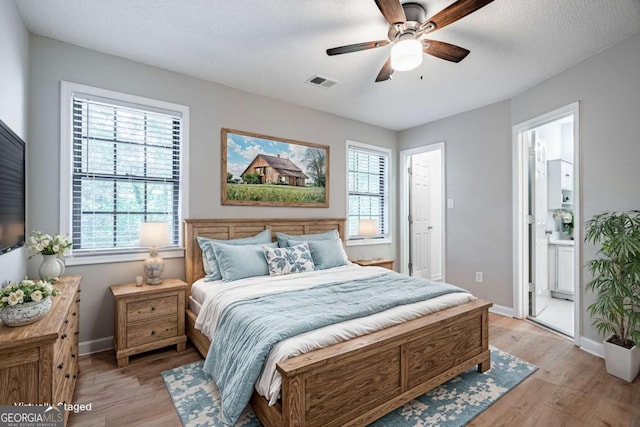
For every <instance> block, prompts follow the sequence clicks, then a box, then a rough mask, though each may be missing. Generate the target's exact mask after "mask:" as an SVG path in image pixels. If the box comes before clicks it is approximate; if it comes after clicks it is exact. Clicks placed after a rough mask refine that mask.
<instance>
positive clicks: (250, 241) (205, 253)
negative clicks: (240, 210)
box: [197, 230, 271, 282]
mask: <svg viewBox="0 0 640 427" xmlns="http://www.w3.org/2000/svg"><path fill="white" fill-rule="evenodd" d="M197 240H198V244H199V245H200V249H202V265H203V267H204V272H205V278H204V281H205V282H211V281H213V280H220V279H222V275H221V274H220V268H219V267H218V260H217V259H216V255H215V252H214V250H213V247H212V246H211V243H223V244H225V245H259V244H261V243H271V231H270V230H264V231H261V232H260V233H258V234H256V235H255V236H252V237H243V238H241V239H231V240H219V239H210V238H208V237H198V238H197Z"/></svg>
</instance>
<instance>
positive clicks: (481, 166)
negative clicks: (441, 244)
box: [398, 101, 513, 307]
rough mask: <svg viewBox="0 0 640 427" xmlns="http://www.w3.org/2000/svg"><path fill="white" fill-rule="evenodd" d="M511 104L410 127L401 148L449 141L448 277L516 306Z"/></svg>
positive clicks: (477, 292) (480, 294) (484, 295)
mask: <svg viewBox="0 0 640 427" xmlns="http://www.w3.org/2000/svg"><path fill="white" fill-rule="evenodd" d="M509 109H510V106H509V102H508V101H505V102H500V103H497V104H493V105H489V106H487V107H483V108H480V109H477V110H473V111H470V112H467V113H463V114H459V115H456V116H451V117H447V118H445V119H442V120H438V121H435V122H432V123H428V124H425V125H422V126H418V127H415V128H412V129H408V130H405V131H403V132H400V137H399V146H398V149H399V150H406V149H409V148H415V147H420V146H424V145H428V144H434V143H437V142H441V141H445V158H446V165H445V168H446V170H445V172H446V197H447V198H452V199H453V200H454V208H453V209H447V210H446V221H447V222H446V224H447V230H446V250H447V253H446V266H445V268H446V278H447V282H449V283H453V284H456V285H457V286H461V287H463V288H465V289H467V290H469V291H471V292H472V293H473V294H474V295H476V296H478V297H480V298H486V299H489V300H491V301H493V302H494V303H496V304H500V305H503V306H507V307H512V306H513V298H512V296H511V295H512V290H511V283H512V280H511V264H512V262H511V129H510V114H509ZM476 271H482V272H483V273H484V282H483V283H482V284H478V283H475V282H474V280H475V272H476Z"/></svg>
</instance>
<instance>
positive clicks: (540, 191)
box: [532, 131, 549, 316]
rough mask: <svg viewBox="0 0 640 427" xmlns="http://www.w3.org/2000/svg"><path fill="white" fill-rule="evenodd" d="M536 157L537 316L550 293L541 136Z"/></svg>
mask: <svg viewBox="0 0 640 427" xmlns="http://www.w3.org/2000/svg"><path fill="white" fill-rule="evenodd" d="M533 134H534V141H535V158H536V166H535V167H536V185H535V192H536V193H535V204H536V207H535V218H534V219H535V223H536V226H535V240H536V244H535V251H536V255H535V263H536V267H535V269H536V274H535V281H534V288H535V295H536V304H535V308H536V311H537V312H536V313H535V314H533V313H532V315H533V316H537V315H538V314H539V313H540V312H542V310H544V309H545V307H546V304H545V303H543V302H542V301H544V300H542V301H541V299H540V298H537V297H539V296H541V295H547V294H548V292H549V291H548V287H549V286H548V282H549V265H548V260H549V239H548V238H547V236H548V234H547V230H548V228H547V210H548V207H547V206H548V199H547V188H548V184H547V179H548V176H547V147H546V145H545V143H544V142H542V141H540V138H536V137H535V131H533Z"/></svg>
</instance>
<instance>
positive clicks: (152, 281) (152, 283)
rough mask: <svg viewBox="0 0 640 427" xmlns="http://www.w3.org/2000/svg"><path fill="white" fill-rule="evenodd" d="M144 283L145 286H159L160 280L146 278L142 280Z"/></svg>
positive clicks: (157, 278)
mask: <svg viewBox="0 0 640 427" xmlns="http://www.w3.org/2000/svg"><path fill="white" fill-rule="evenodd" d="M144 283H146V284H147V285H159V284H160V283H162V279H161V278H159V277H146V278H145V279H144Z"/></svg>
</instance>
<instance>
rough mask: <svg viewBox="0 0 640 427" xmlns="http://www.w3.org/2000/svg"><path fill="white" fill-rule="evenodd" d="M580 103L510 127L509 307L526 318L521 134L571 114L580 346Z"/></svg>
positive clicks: (576, 330)
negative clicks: (511, 288) (511, 139)
mask: <svg viewBox="0 0 640 427" xmlns="http://www.w3.org/2000/svg"><path fill="white" fill-rule="evenodd" d="M579 110H580V103H579V102H574V103H571V104H568V105H565V106H564V107H560V108H558V109H556V110H553V111H550V112H548V113H545V114H542V115H540V116H537V117H534V118H532V119H530V120H527V121H524V122H522V123H519V124H517V125H515V126H513V128H512V129H513V134H512V138H513V177H514V179H513V227H514V230H513V236H514V238H513V286H514V288H513V307H514V317H516V318H518V319H522V318H524V317H526V316H527V307H528V302H529V299H528V294H527V292H525V291H524V289H525V285H526V284H527V282H528V278H527V274H528V269H527V268H528V267H527V260H528V256H529V248H528V243H529V242H528V237H527V229H528V220H527V197H526V196H527V192H528V188H527V167H528V164H527V159H528V152H527V150H526V149H524V142H525V141H524V139H523V137H522V136H523V134H524V132H527V131H529V130H531V129H534V128H537V127H540V126H542V125H545V124H547V123H550V122H553V121H556V120H558V119H561V118H563V117H566V116H568V115H571V114H573V119H574V121H573V170H574V178H573V215H574V224H576V225H577V226H574V229H573V239H574V241H575V245H574V284H573V286H574V292H573V293H574V301H573V303H574V306H573V310H574V313H573V316H574V331H573V342H574V343H575V344H576V345H578V346H579V345H580V336H581V335H582V324H581V323H580V319H581V312H580V309H581V306H582V305H581V300H582V295H581V293H580V283H582V278H581V273H582V268H581V266H582V263H581V261H580V260H581V248H582V245H581V244H580V242H581V241H582V233H581V229H580V224H581V223H582V221H581V218H582V208H581V200H582V198H581V197H580V195H581V194H580V181H581V173H580V172H581V167H580V115H579Z"/></svg>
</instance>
